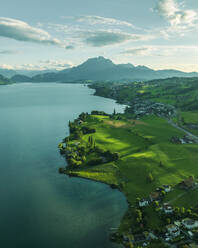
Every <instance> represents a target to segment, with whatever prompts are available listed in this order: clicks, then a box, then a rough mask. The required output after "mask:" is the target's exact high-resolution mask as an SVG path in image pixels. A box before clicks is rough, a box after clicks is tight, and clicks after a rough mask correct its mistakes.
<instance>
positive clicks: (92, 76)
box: [31, 56, 198, 82]
mask: <svg viewBox="0 0 198 248" xmlns="http://www.w3.org/2000/svg"><path fill="white" fill-rule="evenodd" d="M167 77H198V73H196V72H192V73H186V72H182V71H177V70H153V69H150V68H149V67H146V66H141V65H140V66H134V65H132V64H118V65H117V64H114V63H113V62H112V61H111V60H109V59H105V58H104V57H101V56H100V57H97V58H90V59H88V60H87V61H85V62H84V63H82V64H81V65H79V66H75V67H72V68H69V69H65V70H62V71H59V72H48V73H42V74H41V73H39V74H38V75H36V76H33V77H32V78H31V81H32V82H74V81H76V82H78V81H83V80H92V81H123V80H126V81H135V80H138V81H139V80H152V79H163V78H167Z"/></svg>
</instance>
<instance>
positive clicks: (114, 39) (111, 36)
mask: <svg viewBox="0 0 198 248" xmlns="http://www.w3.org/2000/svg"><path fill="white" fill-rule="evenodd" d="M81 37H82V38H84V39H83V42H84V43H86V44H87V45H90V46H93V47H103V46H108V45H115V44H119V43H123V42H127V41H140V40H148V39H152V37H151V36H147V35H140V34H130V33H123V32H118V31H117V32H116V31H106V30H103V31H102V30H100V31H87V32H82V33H81Z"/></svg>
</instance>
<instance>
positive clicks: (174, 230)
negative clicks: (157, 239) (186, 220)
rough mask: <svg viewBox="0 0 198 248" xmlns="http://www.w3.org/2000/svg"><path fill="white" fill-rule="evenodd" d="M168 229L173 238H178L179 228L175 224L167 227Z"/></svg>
mask: <svg viewBox="0 0 198 248" xmlns="http://www.w3.org/2000/svg"><path fill="white" fill-rule="evenodd" d="M166 229H167V231H168V232H169V234H170V235H171V236H172V237H177V236H179V235H180V230H179V228H178V227H177V226H176V225H174V224H170V225H167V226H166Z"/></svg>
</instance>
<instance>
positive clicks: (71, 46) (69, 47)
mask: <svg viewBox="0 0 198 248" xmlns="http://www.w3.org/2000/svg"><path fill="white" fill-rule="evenodd" d="M65 49H66V50H73V49H75V47H74V46H73V45H68V46H66V47H65Z"/></svg>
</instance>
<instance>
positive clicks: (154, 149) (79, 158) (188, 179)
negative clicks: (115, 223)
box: [59, 84, 198, 247]
mask: <svg viewBox="0 0 198 248" xmlns="http://www.w3.org/2000/svg"><path fill="white" fill-rule="evenodd" d="M134 86H135V85H133V86H131V87H134ZM119 87H121V86H119ZM122 87H123V90H124V89H125V87H126V85H125V86H122ZM141 87H142V86H141ZM149 87H150V88H149ZM189 87H190V86H189ZM144 88H145V90H147V91H148V90H149V89H153V86H152V84H150V85H147V87H145V85H144ZM139 90H140V91H141V89H139ZM139 90H138V91H139ZM120 92H122V91H120ZM155 92H157V89H155ZM167 92H168V91H167ZM142 93H143V92H142ZM142 93H140V92H139V95H141V94H142ZM143 95H144V94H143ZM145 96H148V94H147V95H146V94H145ZM134 99H136V98H133V104H130V105H129V107H127V108H126V110H125V113H124V114H120V113H116V111H114V112H113V113H112V114H111V115H109V114H106V113H104V112H102V111H92V112H91V114H88V113H82V114H80V115H79V117H78V118H77V119H76V120H74V121H73V122H69V129H70V135H69V136H68V137H66V138H65V139H64V140H63V142H61V143H60V144H59V149H60V152H61V154H63V155H64V156H65V157H66V159H67V162H68V166H67V167H66V168H60V173H65V174H67V175H69V176H76V177H81V178H86V179H90V180H95V181H98V182H103V183H106V184H108V185H110V186H111V187H112V188H117V189H119V190H120V191H121V192H123V194H124V195H125V197H126V199H127V201H128V211H127V212H126V214H125V216H124V217H123V219H122V221H121V223H120V226H119V228H118V230H117V232H116V233H114V234H113V235H111V239H112V240H113V241H115V242H118V243H121V244H123V246H124V247H144V246H147V247H167V246H170V247H171V246H172V245H177V247H191V246H184V245H188V244H191V243H192V244H194V243H195V244H196V243H198V206H197V197H198V188H197V176H198V168H197V160H198V153H197V151H198V144H197V140H198V137H197V136H196V134H197V131H196V128H195V126H196V123H194V126H193V127H194V129H193V133H194V134H193V133H191V132H190V126H189V125H188V126H187V124H189V123H190V120H189V118H191V119H192V116H193V117H194V120H195V116H196V117H198V113H197V112H193V113H192V112H190V111H187V110H186V112H181V111H178V109H177V108H176V107H175V105H171V104H170V102H169V103H163V101H161V102H158V101H153V99H154V97H153V99H152V100H151V99H139V100H137V99H136V102H134ZM184 113H185V120H184V117H182V115H183V114H184ZM187 117H188V118H187ZM178 118H179V119H180V122H178ZM197 121H198V118H197ZM182 123H183V126H182ZM187 129H188V131H187Z"/></svg>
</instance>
